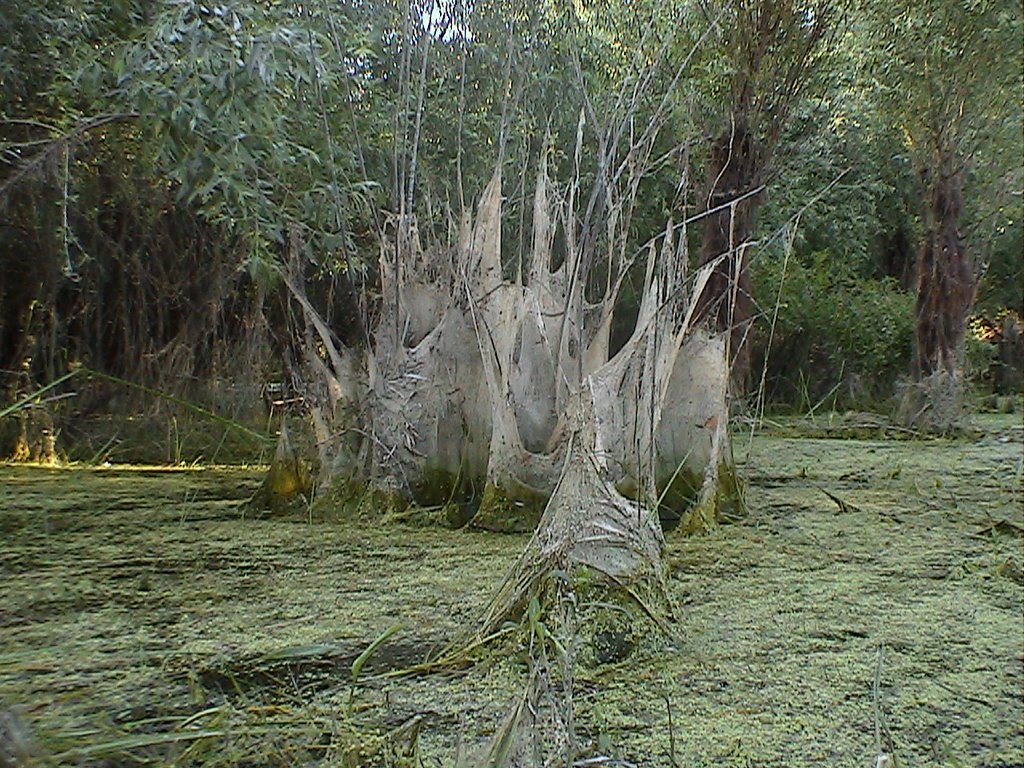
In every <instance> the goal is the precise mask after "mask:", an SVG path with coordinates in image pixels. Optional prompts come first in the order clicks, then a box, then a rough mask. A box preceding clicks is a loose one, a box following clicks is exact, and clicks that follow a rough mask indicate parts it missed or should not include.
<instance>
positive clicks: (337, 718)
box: [0, 416, 1024, 767]
mask: <svg viewBox="0 0 1024 768" xmlns="http://www.w3.org/2000/svg"><path fill="white" fill-rule="evenodd" d="M979 421H980V424H981V434H980V436H979V437H978V438H977V439H972V440H952V441H950V440H917V441H911V440H899V441H896V440H884V439H880V440H841V439H834V438H821V437H793V436H787V435H789V434H790V433H789V432H778V433H776V434H775V435H773V434H763V435H758V436H756V437H754V438H753V440H749V439H745V438H743V437H739V438H737V440H736V453H737V459H738V460H739V462H740V464H741V471H742V474H743V475H744V477H745V478H746V480H747V490H746V495H747V504H748V508H749V509H748V514H747V515H746V516H745V517H743V518H742V519H740V520H738V521H735V522H732V523H730V524H726V525H723V526H721V527H720V528H718V529H717V530H716V531H714V532H713V533H712V534H710V535H707V536H702V537H692V538H683V537H677V536H673V537H670V539H669V550H668V553H667V557H668V562H669V564H670V568H671V578H670V582H669V583H670V590H671V593H672V599H673V601H674V605H675V622H674V624H673V634H672V636H671V637H666V638H664V640H663V641H661V642H659V643H656V644H653V645H652V646H651V647H650V648H648V647H645V648H643V649H642V650H640V651H638V652H636V653H634V654H633V656H631V657H629V658H628V659H627V660H626V661H625V662H621V663H619V664H616V665H613V666H608V667H603V668H598V669H589V670H581V671H580V673H579V674H578V675H577V676H576V678H575V679H574V699H575V718H576V722H575V730H576V733H577V734H578V737H579V740H580V742H581V743H582V744H583V745H588V744H589V745H590V747H591V748H590V751H589V752H588V754H589V755H591V757H589V758H587V760H589V762H586V761H584V760H582V759H581V761H580V762H579V764H580V765H590V766H598V765H608V766H612V765H618V766H831V765H835V766H871V765H875V764H876V760H877V756H878V755H879V754H880V753H882V752H884V753H886V754H889V755H892V756H894V757H895V759H896V765H899V766H1004V767H1008V766H1021V765H1024V737H1022V722H1024V704H1022V699H1021V694H1022V682H1024V673H1022V663H1024V659H1022V655H1024V647H1022V644H1024V640H1022V615H1021V596H1022V583H1024V573H1022V535H1024V513H1022V509H1021V454H1022V444H1021V441H1022V432H1021V428H1020V425H1019V422H1015V421H1013V420H1012V417H995V416H992V417H986V418H985V419H984V420H979ZM260 480H261V476H260V474H259V473H258V472H254V471H252V470H244V469H232V468H207V469H190V470H176V471H171V470H162V469H157V468H149V469H145V468H127V467H126V468H118V467H109V468H84V467H70V468H61V469H45V468H38V467H36V468H33V467H15V466H3V467H0V765H18V764H23V765H39V766H51V765H54V766H55V765H76V766H79V765H80V766H119V765H179V766H189V765H196V766H199V765H203V766H228V765H232V766H242V765H245V766H263V765H267V766H271V765H273V766H278V765H279V766H292V765H296V766H297V765H304V766H346V767H348V766H363V765H365V766H411V765H422V766H457V765H468V764H469V763H467V762H466V758H465V757H464V756H465V755H469V754H473V753H474V750H477V749H479V747H480V745H482V744H485V743H486V742H487V741H488V740H489V739H490V738H491V736H492V735H493V734H494V732H495V731H496V729H498V728H499V727H500V725H501V723H502V722H503V720H504V719H505V717H506V716H507V714H508V712H509V708H510V706H511V705H512V703H513V702H514V701H515V700H516V698H517V696H519V694H520V692H521V688H522V679H523V674H524V663H525V662H524V658H525V654H522V653H517V652H516V650H515V649H512V650H511V651H510V653H509V654H508V655H507V656H504V657H495V656H491V657H485V658H484V659H482V661H481V663H479V664H477V665H476V666H474V667H472V668H470V669H467V670H464V671H458V672H450V673H447V674H439V673H434V674H425V675H420V676H389V672H393V671H394V670H399V669H405V668H409V667H411V666H414V665H416V664H417V663H418V662H420V661H422V660H423V659H424V658H426V657H427V656H428V655H429V654H430V652H431V651H432V650H434V649H439V648H442V647H443V646H444V645H445V644H446V643H447V642H448V641H449V639H450V638H451V637H452V636H453V635H454V634H455V633H456V632H457V631H458V629H459V628H460V627H466V626H471V625H472V623H473V622H474V620H475V619H476V618H477V617H479V616H480V614H481V613H482V611H483V610H484V608H485V606H486V603H487V600H488V598H489V596H490V595H491V593H492V592H493V591H494V590H495V589H496V588H497V586H498V585H499V583H500V582H501V579H502V577H503V576H504V575H505V573H506V572H507V570H508V569H509V567H510V566H511V565H512V563H513V562H514V560H515V557H516V555H517V554H518V553H519V551H520V550H521V548H522V547H523V546H524V544H525V542H526V539H525V538H524V537H522V536H502V535H495V534H487V533H481V532H476V531H470V530H461V531H448V530H441V529H437V528H424V527H409V526H404V525H401V524H397V523H387V524H385V523H382V522H380V521H374V520H369V519H368V520H364V521H360V522H357V523H353V522H352V521H348V522H346V523H345V524H344V525H342V524H339V523H322V522H316V521H312V522H311V521H310V520H309V519H308V518H303V517H302V516H301V515H296V517H295V518H294V519H253V518H252V517H251V516H246V515H244V514H243V509H244V502H245V500H246V499H248V498H249V497H250V496H251V495H252V494H253V493H254V491H255V490H256V488H257V486H258V484H259V482H260ZM652 649H653V650H652ZM367 651H369V652H367ZM5 761H7V762H5ZM890 765H891V763H890Z"/></svg>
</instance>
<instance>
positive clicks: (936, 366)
mask: <svg viewBox="0 0 1024 768" xmlns="http://www.w3.org/2000/svg"><path fill="white" fill-rule="evenodd" d="M944 165H945V166H946V167H947V168H948V166H949V165H950V163H948V162H947V163H945V164H944ZM929 186H930V188H929V190H928V199H927V203H926V204H927V208H926V210H925V233H924V240H923V241H922V243H921V249H920V251H919V253H918V258H917V270H916V272H917V338H916V341H917V352H916V356H915V371H914V373H915V378H917V379H918V380H921V379H926V378H928V377H929V376H931V375H933V374H935V373H940V372H941V373H945V374H947V375H949V376H956V375H957V372H958V369H959V367H960V352H961V349H962V346H963V341H964V334H965V331H966V328H967V314H968V312H969V310H970V307H971V304H972V303H973V302H974V289H975V285H974V272H973V270H972V269H971V264H970V260H969V259H968V256H967V249H966V248H965V247H964V242H963V239H962V238H961V237H960V212H961V207H962V205H961V199H960V177H959V174H957V173H955V172H951V171H948V170H945V169H943V170H940V171H939V172H938V173H937V174H936V175H935V178H933V179H932V180H931V184H930V185H929Z"/></svg>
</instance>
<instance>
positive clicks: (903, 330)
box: [751, 251, 914, 408]
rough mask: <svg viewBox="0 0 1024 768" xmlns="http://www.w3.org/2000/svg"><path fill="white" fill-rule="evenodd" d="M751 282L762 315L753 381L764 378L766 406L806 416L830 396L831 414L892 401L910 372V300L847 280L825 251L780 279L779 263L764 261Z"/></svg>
mask: <svg viewBox="0 0 1024 768" xmlns="http://www.w3.org/2000/svg"><path fill="white" fill-rule="evenodd" d="M752 274H753V279H754V296H755V300H756V301H757V302H758V304H759V306H760V307H761V309H762V314H761V317H760V320H759V322H758V323H757V325H756V326H755V330H754V334H753V339H752V345H753V347H752V350H751V351H752V359H753V360H755V367H754V376H755V380H756V377H757V376H758V375H759V372H760V371H762V370H764V371H765V383H766V388H767V392H766V395H767V398H768V401H769V402H773V403H786V404H790V405H795V406H802V407H805V408H806V407H810V406H813V405H815V404H817V403H818V402H819V401H820V400H822V399H823V398H824V399H829V397H830V396H831V395H834V398H833V404H834V405H836V406H840V405H841V406H846V407H853V406H858V407H861V406H864V405H867V404H869V403H871V402H876V401H878V400H880V399H884V398H888V397H889V396H891V395H892V394H893V391H894V387H895V383H896V380H897V378H898V377H900V376H902V375H905V374H906V373H907V371H908V370H909V366H910V360H911V354H912V351H913V343H914V297H913V295H911V294H910V293H907V292H906V291H903V290H901V289H900V288H899V286H898V285H897V284H896V282H895V281H894V280H892V279H890V278H885V279H882V280H878V279H874V278H866V277H859V276H855V275H854V274H853V271H852V270H851V269H848V268H844V265H842V264H837V263H836V261H835V259H834V258H833V257H832V255H831V253H830V252H828V251H818V252H815V253H812V254H811V255H810V257H808V258H807V259H805V260H801V259H798V258H791V259H790V260H789V263H788V264H786V265H785V274H783V263H782V261H781V260H775V259H771V260H769V259H764V260H762V261H759V262H755V263H754V264H753V265H752ZM780 284H781V286H782V290H781V295H780V292H779V286H780ZM777 298H778V314H777V316H776V317H775V327H774V332H773V331H772V319H773V315H774V314H775V309H776V307H775V305H776V299H777ZM769 340H770V342H769ZM769 343H770V346H769ZM765 366H766V367H765Z"/></svg>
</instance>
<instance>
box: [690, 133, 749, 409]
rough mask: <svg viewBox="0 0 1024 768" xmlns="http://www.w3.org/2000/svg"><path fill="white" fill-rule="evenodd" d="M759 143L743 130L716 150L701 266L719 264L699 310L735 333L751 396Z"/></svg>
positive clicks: (737, 368) (735, 361) (722, 139)
mask: <svg viewBox="0 0 1024 768" xmlns="http://www.w3.org/2000/svg"><path fill="white" fill-rule="evenodd" d="M755 141H756V139H755V137H754V136H753V135H752V133H751V132H750V130H748V129H747V128H745V127H742V126H737V127H736V128H735V130H730V131H726V132H724V133H723V134H721V135H720V136H718V138H716V139H715V140H714V142H713V143H712V145H711V160H710V164H709V166H708V185H707V189H708V192H707V197H706V201H707V210H708V211H711V213H709V214H708V215H707V217H706V218H705V219H704V225H703V226H704V229H703V237H702V239H701V246H700V255H699V259H698V263H699V264H700V265H701V266H703V265H705V264H710V263H712V262H717V263H716V266H715V269H714V273H713V274H712V277H711V279H710V280H709V281H708V285H707V288H706V289H705V291H704V293H703V294H702V295H701V297H700V300H699V303H698V306H699V309H700V316H701V317H703V318H705V319H706V320H707V321H708V323H709V324H710V326H711V327H712V328H713V329H714V330H716V331H720V332H726V331H728V332H729V347H730V349H729V355H730V362H731V366H732V381H733V386H734V388H735V389H736V390H737V391H738V392H740V393H742V392H744V391H746V389H747V385H748V381H749V377H750V352H749V349H748V346H747V344H746V337H747V334H748V332H749V327H750V318H751V315H752V313H753V306H754V302H753V295H752V290H753V289H752V286H751V281H750V271H749V269H748V264H747V259H746V255H747V254H746V244H747V241H748V240H749V238H750V234H751V231H752V229H753V224H754V219H755V216H756V214H757V210H758V208H759V207H760V201H761V196H760V195H759V194H753V195H750V196H749V197H744V196H745V195H748V194H749V193H750V192H752V191H753V190H754V189H756V187H757V185H758V178H759V175H760V172H761V168H760V167H759V161H758V152H757V148H756V147H755V146H754V142H755Z"/></svg>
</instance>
